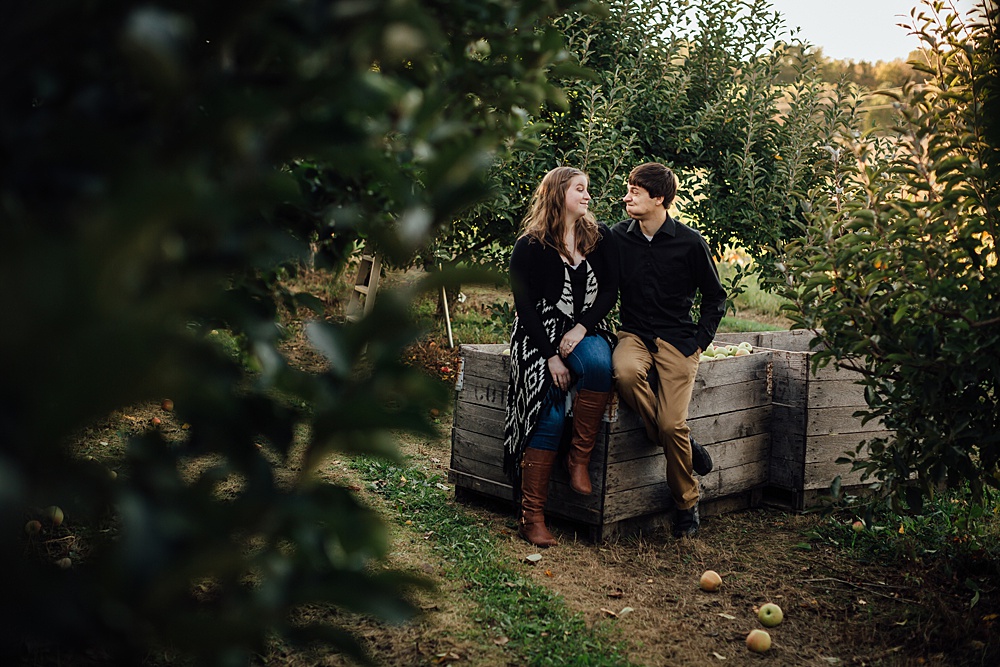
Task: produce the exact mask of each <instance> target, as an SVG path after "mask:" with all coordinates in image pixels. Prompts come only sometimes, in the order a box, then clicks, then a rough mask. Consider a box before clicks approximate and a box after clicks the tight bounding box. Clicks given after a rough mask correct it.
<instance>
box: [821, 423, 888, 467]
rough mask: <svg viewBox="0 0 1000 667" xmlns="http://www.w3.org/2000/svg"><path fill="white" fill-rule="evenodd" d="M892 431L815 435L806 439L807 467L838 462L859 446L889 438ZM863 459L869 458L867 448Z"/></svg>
mask: <svg viewBox="0 0 1000 667" xmlns="http://www.w3.org/2000/svg"><path fill="white" fill-rule="evenodd" d="M891 435H892V431H868V432H865V433H850V434H838V435H813V436H809V437H807V438H806V446H805V451H804V458H805V462H806V465H812V464H814V463H824V462H828V461H829V462H833V461H836V460H837V459H838V458H839V457H841V456H846V453H845V452H848V451H851V452H854V451H855V450H856V449H857V447H858V445H859V444H861V443H862V442H864V441H867V440H872V439H874V438H880V437H883V438H884V437H889V436H891ZM860 456H861V458H865V457H866V456H867V448H865V449H862V450H861V454H860Z"/></svg>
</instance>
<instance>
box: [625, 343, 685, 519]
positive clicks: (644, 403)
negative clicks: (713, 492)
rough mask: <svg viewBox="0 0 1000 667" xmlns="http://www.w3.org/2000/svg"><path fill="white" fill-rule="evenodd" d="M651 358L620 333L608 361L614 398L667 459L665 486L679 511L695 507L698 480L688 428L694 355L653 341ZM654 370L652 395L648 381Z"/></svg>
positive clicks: (644, 348) (641, 346) (640, 347)
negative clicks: (643, 427)
mask: <svg viewBox="0 0 1000 667" xmlns="http://www.w3.org/2000/svg"><path fill="white" fill-rule="evenodd" d="M656 347H657V351H656V354H655V355H654V354H651V353H650V352H649V350H648V349H646V346H645V345H644V344H643V342H642V340H641V339H640V338H639V337H638V336H636V335H635V334H631V333H627V332H625V331H620V332H619V333H618V346H617V347H616V348H615V351H614V355H613V356H612V363H613V365H614V370H615V380H616V381H617V384H618V394H619V395H620V396H621V398H622V400H623V401H625V402H626V403H628V404H629V406H630V407H631V408H632V409H634V410H635V411H636V412H638V413H639V415H640V416H641V417H642V421H643V423H644V424H645V425H646V434H647V435H648V436H649V439H650V440H652V441H653V442H655V443H657V444H659V445H660V446H661V447H662V448H663V454H664V455H665V456H666V459H667V484H669V485H670V491H671V492H672V493H673V496H674V503H675V504H676V506H677V509H682V510H684V509H690V508H692V507H694V506H695V505H696V504H697V503H698V480H696V479H695V478H694V472H693V470H692V465H691V440H690V438H689V437H688V433H690V431H691V429H690V428H688V425H687V415H688V406H689V405H690V403H691V390H692V389H693V387H694V378H695V375H696V374H697V372H698V355H697V354H694V355H692V356H690V357H685V356H684V355H683V354H681V353H680V352H679V351H678V350H677V348H675V347H674V346H673V345H671V344H670V343H668V342H666V341H664V340H662V339H660V338H657V339H656ZM653 364H655V365H656V374H657V388H656V392H655V394H654V392H653V389H652V387H651V386H650V384H649V382H648V380H647V378H648V376H649V371H650V368H651V367H652V366H653Z"/></svg>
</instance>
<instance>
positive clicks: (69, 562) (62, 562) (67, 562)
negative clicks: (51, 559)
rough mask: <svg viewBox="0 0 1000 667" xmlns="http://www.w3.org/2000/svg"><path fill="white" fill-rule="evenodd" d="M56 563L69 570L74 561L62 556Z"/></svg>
mask: <svg viewBox="0 0 1000 667" xmlns="http://www.w3.org/2000/svg"><path fill="white" fill-rule="evenodd" d="M56 565H58V566H59V567H60V568H62V569H64V570H68V569H69V568H71V567H73V561H72V560H71V559H69V558H60V559H59V560H57V561H56Z"/></svg>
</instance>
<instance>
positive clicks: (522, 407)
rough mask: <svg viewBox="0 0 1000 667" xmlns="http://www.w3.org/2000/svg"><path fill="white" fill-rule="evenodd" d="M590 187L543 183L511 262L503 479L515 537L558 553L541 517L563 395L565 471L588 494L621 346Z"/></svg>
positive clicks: (611, 263)
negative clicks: (569, 412)
mask: <svg viewBox="0 0 1000 667" xmlns="http://www.w3.org/2000/svg"><path fill="white" fill-rule="evenodd" d="M587 186H588V178H587V175H586V174H584V173H583V172H582V171H580V170H579V169H573V168H571V167H558V168H556V169H553V170H552V171H550V172H549V173H547V174H546V175H545V177H544V178H543V179H542V182H541V183H540V184H539V185H538V188H537V189H536V190H535V193H534V195H532V198H531V204H530V207H529V210H528V214H527V215H526V216H525V218H524V226H523V231H522V233H521V236H520V237H519V238H518V240H517V242H516V243H515V244H514V250H513V252H512V253H511V257H510V282H511V288H512V290H513V292H514V309H515V311H516V317H515V319H514V330H513V332H512V333H511V339H510V384H509V387H508V392H507V415H506V428H505V433H504V448H505V449H504V471H505V472H506V473H507V474H508V476H510V478H511V480H512V482H513V483H514V488H515V489H518V488H519V489H520V498H521V516H520V522H519V527H518V533H519V534H520V535H521V537H523V538H524V539H525V540H527V541H528V542H530V543H532V544H534V545H536V546H540V547H549V546H555V544H556V540H555V538H553V537H552V534H551V533H550V532H549V530H548V528H546V526H545V516H544V514H543V510H544V508H545V500H546V498H547V496H548V489H549V477H550V475H551V473H552V467H553V465H554V463H555V459H556V454H557V451H558V449H559V443H560V441H561V440H562V434H563V427H564V425H565V422H566V396H567V393H568V392H569V390H570V387H571V386H574V385H575V386H576V398H575V400H574V402H573V429H572V439H571V444H570V451H569V455H568V456H567V460H566V464H567V468H568V470H569V478H570V486H572V488H573V490H574V491H576V492H577V493H582V494H589V493H590V492H591V491H592V487H591V483H590V475H589V472H588V470H587V466H588V465H589V463H590V453H591V451H592V450H593V448H594V442H595V439H596V437H597V431H598V429H599V428H600V426H601V420H602V418H603V416H604V410H605V407H606V406H607V404H608V399H609V398H610V397H611V388H612V376H611V346H612V345H613V341H614V340H615V337H614V336H613V335H612V332H611V330H610V328H609V327H608V325H607V322H606V321H605V317H606V316H607V314H608V312H610V311H611V308H612V307H613V306H614V305H615V302H616V300H617V298H618V253H617V252H616V251H615V248H614V246H613V245H612V244H613V240H612V236H611V230H610V229H608V227H607V226H606V225H603V224H598V223H597V222H596V221H595V220H594V216H593V215H592V214H591V213H590V211H589V210H588V205H589V203H590V193H589V192H587ZM518 478H520V480H518ZM518 481H520V486H518Z"/></svg>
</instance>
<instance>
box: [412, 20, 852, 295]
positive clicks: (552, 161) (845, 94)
mask: <svg viewBox="0 0 1000 667" xmlns="http://www.w3.org/2000/svg"><path fill="white" fill-rule="evenodd" d="M606 8H607V12H606V13H605V14H600V15H597V14H584V13H578V14H566V15H564V16H561V17H559V18H557V19H555V21H554V25H555V26H556V27H558V28H559V29H560V30H561V31H562V32H563V33H565V35H566V40H567V46H568V51H569V59H568V60H567V62H565V63H562V64H561V65H560V66H559V67H558V68H553V69H552V70H550V75H551V77H552V78H553V79H554V80H556V81H557V82H558V83H559V85H560V88H561V89H562V91H563V93H564V95H565V99H566V104H565V105H555V104H545V105H543V107H542V108H541V110H540V111H539V113H537V114H535V115H529V116H527V117H526V126H525V132H524V133H523V134H522V137H521V140H520V141H518V142H511V143H509V144H507V145H506V146H505V150H501V151H500V152H499V153H498V155H497V159H496V161H495V164H494V167H493V170H492V172H491V178H490V184H491V187H492V188H493V196H492V197H491V198H489V199H487V200H484V201H483V202H481V203H479V204H478V205H476V206H474V207H472V208H470V209H469V210H468V211H466V212H464V213H463V214H462V215H461V216H459V217H458V218H457V219H456V220H455V221H454V223H453V224H451V225H450V226H448V227H446V228H444V229H443V230H442V231H441V233H440V234H439V236H438V238H437V242H436V245H435V246H434V247H433V248H432V249H430V250H429V252H433V253H435V254H434V261H442V259H443V260H445V261H447V260H453V261H464V262H481V263H485V264H488V265H492V266H493V267H495V268H497V269H503V268H504V265H505V262H506V259H507V254H508V252H509V248H510V246H511V244H512V242H513V239H514V237H515V236H516V233H517V230H518V228H519V224H520V221H521V218H522V216H523V214H524V211H525V207H526V205H527V201H528V198H529V196H530V194H531V191H532V190H533V188H534V187H535V186H536V185H537V183H538V182H539V180H540V179H541V177H542V175H543V174H544V173H545V172H546V171H547V170H548V169H550V168H552V167H553V166H555V165H557V164H570V165H573V166H576V167H579V168H581V169H584V170H585V171H587V172H588V173H589V174H590V176H591V181H592V182H591V194H592V195H593V196H594V200H593V202H592V209H593V210H594V212H595V213H596V215H597V217H598V219H600V220H602V221H604V222H608V223H614V222H617V221H618V220H619V219H620V218H621V217H622V216H623V214H622V209H621V207H620V197H621V195H622V192H623V185H624V178H625V176H626V174H627V173H628V171H629V170H630V169H631V168H632V167H633V166H635V165H636V164H639V163H641V162H645V161H649V160H659V161H663V162H665V163H666V164H669V165H671V166H672V167H673V168H674V169H675V170H676V171H677V173H678V175H679V176H680V178H681V181H682V182H681V195H682V199H681V201H680V203H679V205H680V206H682V210H681V213H682V215H683V217H684V219H685V220H686V221H688V222H691V223H692V224H694V225H696V226H697V227H698V228H699V229H700V230H701V231H702V233H704V234H705V236H706V238H707V239H708V240H709V242H710V243H711V244H712V246H713V248H714V249H716V250H717V251H718V252H719V253H720V254H721V251H722V249H723V248H724V247H725V246H727V245H730V244H734V245H740V246H743V247H746V248H747V249H749V250H750V251H751V252H752V253H754V254H755V255H757V257H758V259H760V260H761V263H762V265H763V266H764V267H765V268H767V267H769V266H770V257H769V256H768V255H765V254H764V253H762V252H759V251H760V249H761V248H762V247H763V246H765V245H772V244H774V243H776V242H777V241H779V240H781V239H785V238H790V237H793V236H795V235H797V234H798V233H799V229H800V228H799V224H800V222H801V219H802V217H801V213H802V212H801V210H800V209H799V207H798V205H797V203H796V202H797V201H798V199H799V198H798V197H797V196H796V195H797V193H801V192H806V191H808V190H809V189H810V188H812V187H814V186H815V185H816V184H817V183H819V182H821V181H822V179H823V178H824V177H825V175H824V174H822V173H820V172H818V171H817V170H816V169H815V164H816V163H817V162H819V161H820V160H821V158H822V156H823V154H824V153H823V151H822V149H821V148H820V147H821V146H823V145H826V144H828V143H829V141H830V137H831V136H833V135H834V133H836V132H838V131H840V132H844V131H848V130H849V129H853V128H856V127H859V126H860V119H859V115H858V106H859V104H860V98H859V95H858V94H857V92H856V91H854V90H853V89H852V88H849V87H845V88H843V89H840V88H835V87H831V86H828V85H826V84H824V83H823V82H822V80H821V78H820V72H819V63H820V61H819V60H818V59H816V58H814V57H811V52H810V51H809V48H808V45H805V44H802V43H801V42H799V41H798V40H794V39H789V38H788V36H787V34H786V33H787V31H786V28H785V25H784V22H783V19H782V18H781V16H780V15H778V14H776V13H775V12H774V11H773V9H772V8H771V7H770V5H769V4H768V3H767V2H766V0H740V1H738V2H731V1H729V0H699V1H698V2H687V1H684V0H669V1H667V2H628V1H625V0H621V1H618V0H613V1H611V2H608V3H606ZM482 49H483V51H487V50H488V43H486V44H484V45H482ZM581 67H582V68H584V69H583V70H581V69H580V68H581ZM740 279H741V277H740V276H737V278H736V282H737V283H738V282H739V280H740ZM736 289H738V287H734V288H733V290H734V291H735V290H736Z"/></svg>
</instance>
